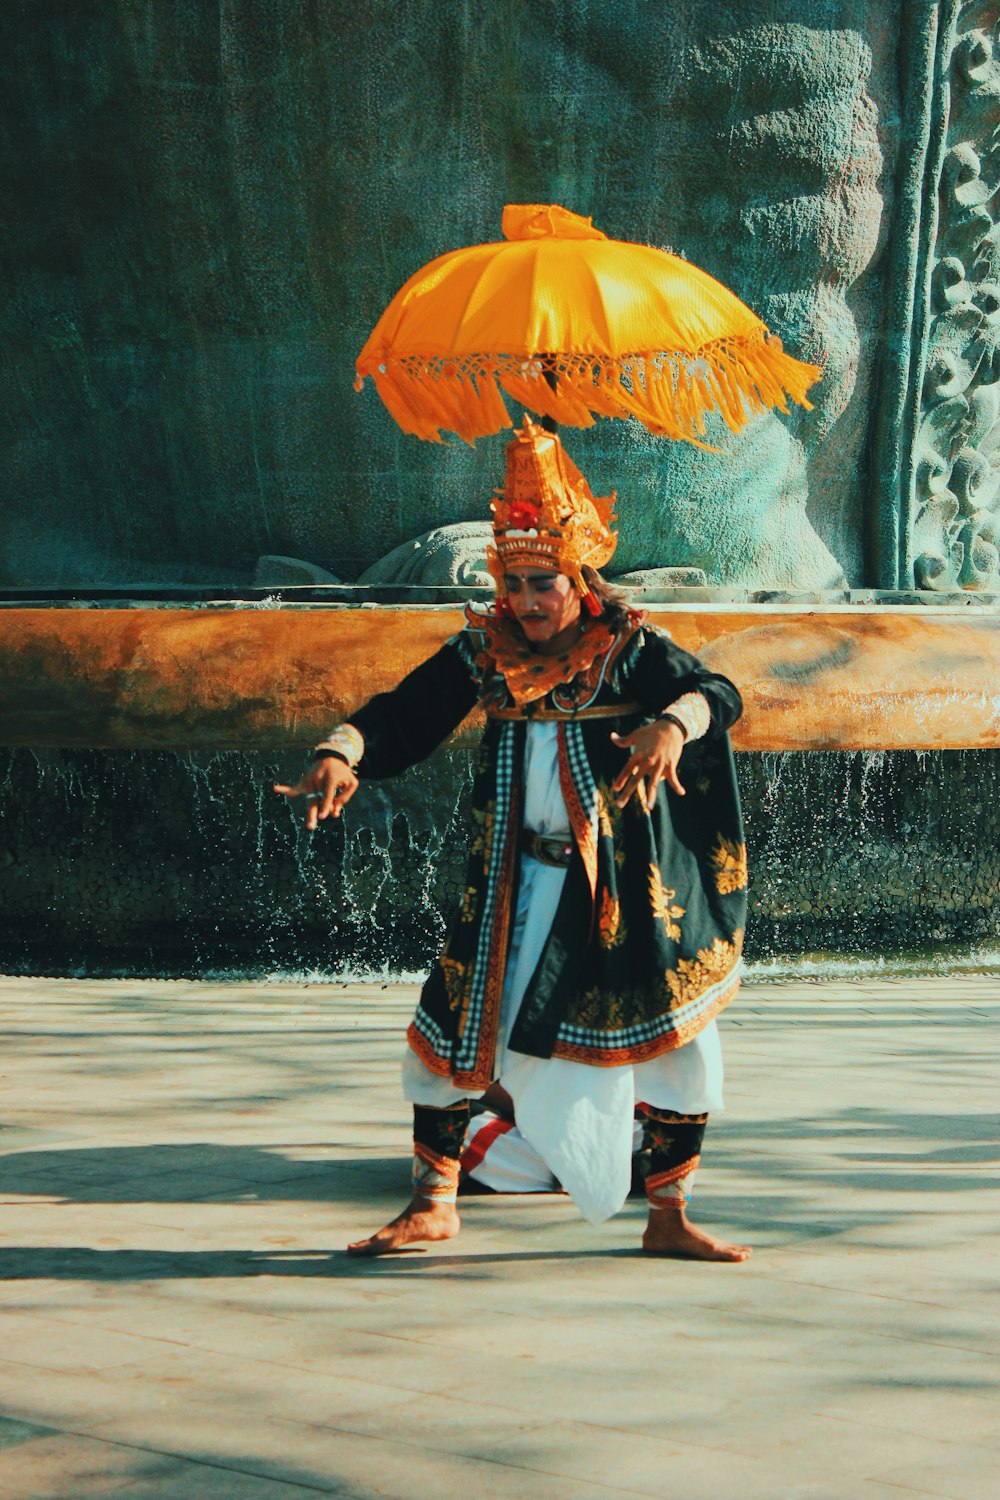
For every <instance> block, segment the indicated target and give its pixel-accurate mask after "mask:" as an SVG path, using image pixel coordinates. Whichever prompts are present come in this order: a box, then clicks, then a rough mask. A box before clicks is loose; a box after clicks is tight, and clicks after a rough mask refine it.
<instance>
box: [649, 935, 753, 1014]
mask: <svg viewBox="0 0 1000 1500" xmlns="http://www.w3.org/2000/svg"><path fill="white" fill-rule="evenodd" d="M742 950H743V933H742V931H741V930H739V929H738V930H737V931H736V932H734V933H733V941H732V942H731V943H727V942H726V941H725V939H724V938H715V939H714V941H713V943H712V946H711V948H699V950H698V956H697V958H680V959H678V960H677V968H676V969H668V970H667V972H666V981H667V984H668V986H669V988H670V993H671V994H672V995H673V997H674V1000H675V1002H676V1003H677V1005H687V1003H688V1002H689V1001H690V1000H697V999H698V997H699V995H703V994H704V993H705V991H706V990H708V989H711V987H712V985H713V984H715V983H716V981H717V980H719V979H722V978H723V977H724V976H725V975H726V974H728V973H729V971H730V969H731V968H732V967H733V965H734V964H735V963H736V960H737V959H738V958H739V956H740V953H741V952H742Z"/></svg>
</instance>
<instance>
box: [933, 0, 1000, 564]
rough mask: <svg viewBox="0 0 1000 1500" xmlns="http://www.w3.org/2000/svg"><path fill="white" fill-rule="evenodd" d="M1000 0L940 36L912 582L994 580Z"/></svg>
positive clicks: (960, 18)
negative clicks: (936, 166) (942, 116)
mask: <svg viewBox="0 0 1000 1500" xmlns="http://www.w3.org/2000/svg"><path fill="white" fill-rule="evenodd" d="M998 10H1000V6H998V5H997V4H996V3H983V0H970V3H965V4H961V5H960V6H959V7H958V14H957V19H956V24H955V27H954V30H953V31H952V32H951V33H950V35H947V36H946V37H945V39H944V47H945V54H944V56H943V58H942V64H943V67H944V68H945V69H946V74H945V83H944V88H943V91H942V104H943V107H944V110H945V111H946V120H947V126H946V135H945V139H944V150H943V155H942V160H941V171H940V181H939V184H938V230H937V237H936V243H935V246H934V254H933V259H932V269H931V278H930V314H931V318H930V323H929V327H928V340H927V353H926V361H925V370H924V380H923V388H922V390H921V393H920V408H919V417H918V424H917V431H916V441H915V455H914V457H915V473H914V486H915V493H914V504H915V514H914V527H913V558H914V562H913V571H914V581H915V583H916V585H917V587H918V588H924V589H951V588H955V587H958V588H964V589H995V588H998V587H1000V452H998V448H1000V226H998V223H997V192H998V187H1000V21H998Z"/></svg>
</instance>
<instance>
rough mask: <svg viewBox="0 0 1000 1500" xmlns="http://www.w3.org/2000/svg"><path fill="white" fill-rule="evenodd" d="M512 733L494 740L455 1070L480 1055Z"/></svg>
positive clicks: (509, 727)
mask: <svg viewBox="0 0 1000 1500" xmlns="http://www.w3.org/2000/svg"><path fill="white" fill-rule="evenodd" d="M515 735H516V726H515V725H514V724H513V723H507V724H503V725H502V726H501V729H500V734H499V737H498V740H497V804H496V813H495V816H494V821H493V839H492V842H491V844H490V867H489V872H488V874H487V877H486V894H485V896H484V898H483V911H482V920H481V922H480V926H479V941H478V942H477V944H476V956H475V958H474V959H473V972H472V983H471V985H470V988H469V1010H468V1015H467V1018H466V1023H465V1031H464V1032H463V1034H462V1040H461V1042H460V1043H459V1046H458V1053H457V1055H456V1057H455V1066H454V1072H456V1073H469V1072H472V1070H473V1069H474V1068H475V1066H476V1062H477V1061H478V1057H479V1040H480V1038H479V1032H480V1028H481V1026H482V1024H483V1006H484V1003H485V1000H486V984H487V979H488V976H489V957H490V945H491V943H492V940H493V920H494V917H495V915H496V906H497V894H498V892H499V889H500V881H501V879H502V876H503V863H504V851H505V849H506V847H507V831H508V824H509V822H510V805H511V795H512V792H513V787H514V751H515Z"/></svg>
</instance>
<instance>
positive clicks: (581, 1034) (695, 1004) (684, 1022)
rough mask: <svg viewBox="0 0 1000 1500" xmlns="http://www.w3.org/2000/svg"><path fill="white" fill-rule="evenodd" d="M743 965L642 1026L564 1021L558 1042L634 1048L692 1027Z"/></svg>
mask: <svg viewBox="0 0 1000 1500" xmlns="http://www.w3.org/2000/svg"><path fill="white" fill-rule="evenodd" d="M742 969H743V965H742V962H741V961H740V960H737V962H736V964H735V966H734V967H733V968H732V969H730V971H729V973H728V974H726V975H724V977H723V978H722V979H718V980H716V982H715V984H713V985H712V986H711V988H710V989H707V990H704V991H703V992H702V994H700V995H699V996H698V998H697V999H696V1000H689V1001H688V1003H687V1005H683V1006H681V1007H680V1009H679V1010H675V1011H673V1012H672V1013H671V1014H670V1015H664V1016H657V1018H656V1019H655V1020H654V1021H644V1022H642V1023H641V1025H638V1026H626V1027H624V1028H623V1029H622V1030H621V1031H596V1030H594V1029H593V1028H592V1027H589V1026H571V1025H568V1024H565V1023H564V1024H563V1025H562V1026H560V1028H559V1035H558V1038H557V1043H563V1044H565V1045H566V1046H569V1047H588V1048H595V1049H596V1050H598V1051H601V1052H617V1051H623V1052H628V1051H631V1050H632V1049H633V1048H635V1047H642V1046H643V1045H645V1044H646V1043H647V1042H655V1041H657V1040H658V1039H659V1038H660V1037H665V1036H669V1035H670V1034H671V1032H674V1031H690V1030H691V1027H692V1024H694V1023H696V1022H697V1021H698V1020H699V1018H700V1017H702V1016H704V1015H705V1014H706V1012H711V1011H712V1010H713V1009H714V1008H715V1006H716V1004H717V1002H718V1000H719V998H720V997H721V996H722V995H724V994H725V993H726V991H727V990H730V989H732V987H733V982H734V980H735V979H737V978H738V977H739V975H740V974H741V973H742Z"/></svg>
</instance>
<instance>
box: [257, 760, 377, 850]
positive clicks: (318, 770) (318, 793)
mask: <svg viewBox="0 0 1000 1500" xmlns="http://www.w3.org/2000/svg"><path fill="white" fill-rule="evenodd" d="M357 789H358V778H357V777H356V776H355V774H354V772H353V771H352V770H351V768H350V766H349V765H348V764H347V762H346V761H343V760H338V759H337V758H336V756H334V755H328V756H326V757H325V759H323V760H318V761H317V762H316V763H315V765H312V766H310V767H309V770H308V771H307V772H306V774H305V775H304V776H303V778H302V780H301V781H297V782H296V783H295V785H294V786H285V785H284V783H283V782H280V781H277V782H275V784H274V790H275V791H276V792H280V793H281V795H282V796H283V797H289V798H292V797H305V799H306V827H307V828H308V829H309V831H310V833H311V832H312V831H313V829H314V828H315V827H316V825H317V823H319V822H320V820H321V819H322V818H329V817H331V816H332V817H334V818H339V817H340V814H341V812H342V811H343V809H344V807H345V806H346V804H347V803H348V802H350V800H351V798H352V797H353V796H354V793H355V792H356V791H357Z"/></svg>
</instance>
